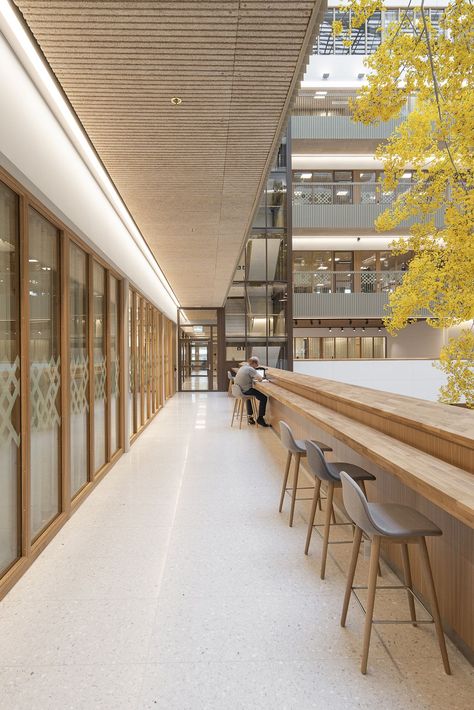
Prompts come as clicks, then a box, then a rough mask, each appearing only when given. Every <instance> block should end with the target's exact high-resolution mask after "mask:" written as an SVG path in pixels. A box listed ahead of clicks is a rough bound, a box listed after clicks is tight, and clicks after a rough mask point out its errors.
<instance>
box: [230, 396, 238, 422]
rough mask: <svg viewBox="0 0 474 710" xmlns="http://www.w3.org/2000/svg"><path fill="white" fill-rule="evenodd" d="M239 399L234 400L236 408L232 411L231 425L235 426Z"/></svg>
mask: <svg viewBox="0 0 474 710" xmlns="http://www.w3.org/2000/svg"><path fill="white" fill-rule="evenodd" d="M238 401H239V400H238V399H235V400H234V409H233V411H232V421H231V423H230V425H231V426H234V419H235V410H236V408H237V403H238Z"/></svg>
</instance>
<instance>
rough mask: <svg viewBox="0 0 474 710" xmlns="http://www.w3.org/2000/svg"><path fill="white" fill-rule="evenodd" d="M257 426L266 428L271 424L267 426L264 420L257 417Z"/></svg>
mask: <svg viewBox="0 0 474 710" xmlns="http://www.w3.org/2000/svg"><path fill="white" fill-rule="evenodd" d="M257 424H258V425H259V426H268V427H271V424H267V422H266V421H265V419H264V418H263V417H259V418H258V419H257Z"/></svg>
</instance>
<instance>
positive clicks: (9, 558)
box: [0, 183, 20, 573]
mask: <svg viewBox="0 0 474 710" xmlns="http://www.w3.org/2000/svg"><path fill="white" fill-rule="evenodd" d="M18 294H19V276H18V198H17V196H16V195H15V193H14V192H12V190H10V189H9V188H8V187H7V186H6V185H4V184H3V183H0V321H1V323H2V327H1V328H0V573H2V572H3V571H4V570H6V569H7V568H8V567H9V566H10V565H11V564H12V562H14V561H15V560H16V559H17V558H18V557H19V555H20V539H19V534H18V522H19V515H20V512H19V476H20V451H19V445H20V358H19V351H18V307H19V298H18Z"/></svg>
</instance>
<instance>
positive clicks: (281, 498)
mask: <svg viewBox="0 0 474 710" xmlns="http://www.w3.org/2000/svg"><path fill="white" fill-rule="evenodd" d="M290 465H291V451H288V456H287V458H286V468H285V475H284V476H283V484H282V487H281V496H280V507H279V508H278V512H279V513H281V511H282V510H283V501H284V499H285V491H286V486H287V483H288V475H289V473H290Z"/></svg>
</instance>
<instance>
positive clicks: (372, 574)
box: [360, 535, 382, 675]
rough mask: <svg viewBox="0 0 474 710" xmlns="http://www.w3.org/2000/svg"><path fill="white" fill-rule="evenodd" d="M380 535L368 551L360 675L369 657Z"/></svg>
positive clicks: (364, 672) (373, 540) (365, 671)
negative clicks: (368, 564)
mask: <svg viewBox="0 0 474 710" xmlns="http://www.w3.org/2000/svg"><path fill="white" fill-rule="evenodd" d="M381 539H382V538H381V537H380V535H374V537H373V539H372V546H371V551H370V566H369V581H368V593H367V610H366V612H365V627H364V648H363V651H362V663H361V666H360V670H361V673H362V674H363V675H365V674H366V673H367V659H368V657H369V646H370V634H371V632H372V619H373V617H374V603H375V591H376V585H377V568H378V565H379V555H380V542H381Z"/></svg>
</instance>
